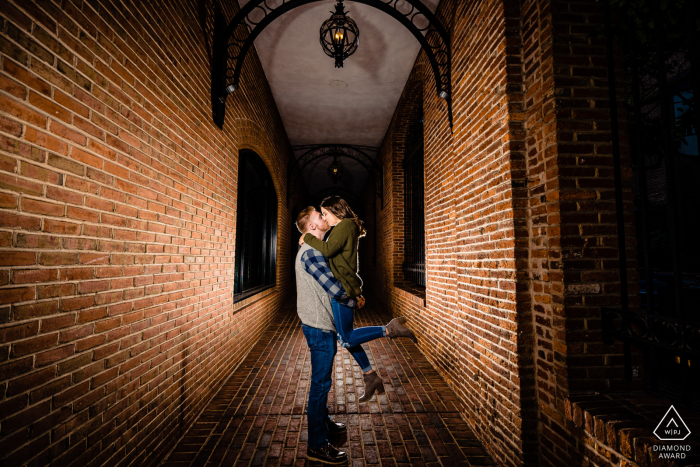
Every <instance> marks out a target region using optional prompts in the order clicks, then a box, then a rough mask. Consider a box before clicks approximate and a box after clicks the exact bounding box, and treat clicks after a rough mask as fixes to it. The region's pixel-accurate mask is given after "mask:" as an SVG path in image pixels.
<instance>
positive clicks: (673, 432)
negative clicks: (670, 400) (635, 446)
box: [653, 406, 690, 459]
mask: <svg viewBox="0 0 700 467" xmlns="http://www.w3.org/2000/svg"><path fill="white" fill-rule="evenodd" d="M654 434H655V435H656V437H657V438H659V440H660V441H683V440H685V439H686V438H687V437H688V436H690V430H689V429H688V425H686V424H685V422H684V421H683V419H682V418H681V416H680V415H679V414H678V411H677V410H676V408H675V407H673V406H671V408H670V409H668V411H667V412H666V415H664V417H663V418H662V419H661V421H660V422H659V424H658V425H657V426H656V429H655V430H654ZM653 450H654V451H655V452H658V453H659V459H685V455H686V452H688V451H690V445H689V444H688V445H685V444H661V445H659V444H655V445H654V447H653Z"/></svg>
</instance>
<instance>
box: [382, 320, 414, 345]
mask: <svg viewBox="0 0 700 467" xmlns="http://www.w3.org/2000/svg"><path fill="white" fill-rule="evenodd" d="M405 322H406V318H404V317H403V316H400V317H398V318H394V319H392V320H391V321H389V324H387V325H386V337H388V338H389V339H395V338H397V337H408V338H409V339H411V340H412V341H413V343H414V344H417V343H418V339H417V338H416V335H415V334H414V333H413V331H411V330H410V329H408V328H407V327H406V326H404V325H403V324H404V323H405Z"/></svg>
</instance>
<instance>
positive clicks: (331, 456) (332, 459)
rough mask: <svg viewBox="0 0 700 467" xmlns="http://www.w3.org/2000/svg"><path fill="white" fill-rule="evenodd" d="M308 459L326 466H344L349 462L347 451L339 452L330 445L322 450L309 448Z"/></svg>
mask: <svg viewBox="0 0 700 467" xmlns="http://www.w3.org/2000/svg"><path fill="white" fill-rule="evenodd" d="M306 458H307V459H308V460H311V461H316V462H322V463H324V464H344V463H346V462H347V461H348V454H347V453H346V452H345V451H339V450H338V449H336V448H335V447H334V446H333V445H332V444H330V443H328V444H326V445H325V446H324V447H322V448H320V449H311V448H309V447H307V448H306Z"/></svg>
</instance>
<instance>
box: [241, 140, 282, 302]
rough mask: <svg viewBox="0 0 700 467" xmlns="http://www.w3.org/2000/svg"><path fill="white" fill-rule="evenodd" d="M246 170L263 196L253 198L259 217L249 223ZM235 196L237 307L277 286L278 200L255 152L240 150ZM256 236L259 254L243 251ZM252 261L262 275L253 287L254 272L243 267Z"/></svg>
mask: <svg viewBox="0 0 700 467" xmlns="http://www.w3.org/2000/svg"><path fill="white" fill-rule="evenodd" d="M249 169H250V170H253V171H254V172H255V175H256V176H257V179H258V180H259V181H260V182H261V183H260V184H259V185H258V187H259V188H260V189H261V190H262V193H263V196H261V197H256V198H255V200H254V204H255V207H256V212H257V213H259V214H260V216H257V217H254V218H253V219H252V221H251V220H250V219H248V218H247V217H246V212H247V211H248V209H246V206H245V203H246V202H248V201H250V200H248V199H247V191H250V187H249V186H248V187H247V184H249V183H250V181H249V180H246V178H247V177H246V172H247V171H248V170H249ZM237 194H238V199H237V201H236V245H235V251H234V255H235V261H234V285H233V303H238V302H240V301H241V300H245V299H246V298H248V297H251V296H253V295H256V294H259V293H260V292H263V291H264V290H267V289H269V288H272V287H275V286H276V285H277V227H278V219H277V217H278V213H279V209H278V204H279V198H278V196H277V190H276V189H275V184H274V183H273V180H272V176H271V174H270V171H269V170H268V168H267V166H266V165H265V162H264V161H263V160H262V158H261V157H260V156H259V155H258V154H256V153H255V152H254V151H251V150H241V151H240V153H239V160H238V191H237ZM249 208H250V206H249ZM258 217H259V218H258ZM247 221H251V222H252V224H246V222H247ZM260 221H261V222H260ZM259 235H262V241H261V244H260V247H261V248H262V251H259V252H257V253H256V252H254V251H250V250H246V248H245V246H246V245H245V243H247V244H248V245H250V244H251V242H252V241H254V240H255V237H256V236H259ZM254 261H258V262H259V261H262V266H261V271H258V273H259V275H260V277H259V279H254V280H253V282H254V283H253V284H252V285H251V284H250V281H251V279H250V276H251V274H253V273H254V271H253V270H251V269H250V268H249V267H246V266H247V265H248V264H252V263H253V262H254ZM246 276H247V277H246ZM246 282H247V284H246Z"/></svg>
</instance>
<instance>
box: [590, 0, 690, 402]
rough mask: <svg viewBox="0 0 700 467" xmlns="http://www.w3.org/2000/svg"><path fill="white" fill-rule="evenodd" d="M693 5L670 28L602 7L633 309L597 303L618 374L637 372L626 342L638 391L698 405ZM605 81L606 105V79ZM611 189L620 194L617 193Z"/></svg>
mask: <svg viewBox="0 0 700 467" xmlns="http://www.w3.org/2000/svg"><path fill="white" fill-rule="evenodd" d="M694 3H695V2H693V1H692V0H685V1H684V2H679V5H682V8H683V9H684V10H683V11H682V15H678V17H680V18H681V19H680V21H679V24H677V25H673V24H664V20H663V16H662V12H660V11H657V12H655V13H654V14H655V15H657V17H658V18H659V19H660V21H657V27H656V28H655V29H648V30H645V29H644V27H645V26H644V25H643V26H641V27H640V26H639V25H640V22H637V21H634V19H633V15H626V12H625V10H624V9H621V10H620V11H618V12H617V13H618V14H619V16H620V17H621V21H620V24H619V25H617V27H616V28H615V29H613V28H612V27H611V23H610V21H609V17H610V10H608V13H607V17H608V21H607V25H606V36H607V39H608V57H609V60H608V67H609V68H611V67H612V66H614V65H613V61H612V53H613V50H612V38H613V34H616V35H618V36H620V38H621V39H622V42H623V43H624V44H625V48H626V49H625V67H626V70H625V75H626V78H627V90H626V92H627V103H628V109H627V113H628V116H629V128H630V137H631V149H632V163H633V181H634V185H633V186H634V208H635V222H636V235H637V239H638V242H637V258H638V264H639V268H638V272H639V277H640V280H639V285H640V299H641V306H639V307H633V306H632V304H630V305H629V306H628V298H627V296H626V293H624V289H623V290H621V292H622V296H621V299H622V306H621V309H617V308H603V310H602V318H603V338H604V341H605V342H606V343H608V344H610V343H612V342H613V340H614V339H619V340H622V341H623V343H624V352H625V360H624V361H625V372H626V376H627V378H628V379H631V378H632V376H633V373H635V372H636V371H638V369H636V368H634V367H633V366H632V365H633V364H632V355H631V354H632V351H631V348H630V347H631V346H635V347H637V348H639V349H640V350H641V351H642V354H643V372H642V373H643V375H640V376H643V377H644V382H645V385H646V388H647V390H648V391H649V392H650V393H652V394H655V395H658V396H661V397H663V398H664V399H667V400H669V401H673V402H674V403H678V404H682V405H685V406H686V407H691V408H694V409H695V410H698V409H700V384H698V383H700V381H699V377H698V375H700V372H698V371H697V369H696V368H693V366H695V367H697V365H698V364H699V363H700V242H698V241H697V238H698V234H697V232H698V231H699V230H700V223H699V219H700V208H699V206H700V203H699V201H700V184H698V182H697V177H698V175H699V174H700V156H699V155H698V129H700V112H698V110H700V109H698V104H697V98H696V97H695V96H698V92H700V86H699V78H700V62H699V58H698V47H697V43H698V42H697V41H698V31H697V27H696V26H695V24H696V23H695V22H694V18H697V15H698V11H697V10H698V6H697V5H695V4H694ZM608 8H609V6H608ZM634 14H638V12H635V13H634ZM626 18H629V19H626ZM642 23H645V22H644V21H642ZM659 23H661V25H660V26H659ZM645 24H646V23H645ZM612 76H613V78H614V73H612ZM609 83H610V86H611V107H614V102H613V97H614V94H615V91H614V80H613V79H611V80H609ZM611 114H612V112H611ZM611 117H612V115H611ZM614 130H615V129H614V126H613V131H614ZM614 133H615V131H614ZM613 137H614V138H615V137H617V135H616V134H613ZM617 157H619V154H618V156H617ZM615 176H616V179H617V180H616V184H617V183H619V179H618V177H619V174H618V173H616V174H615ZM617 196H619V197H620V200H621V196H622V195H621V193H619V194H618V195H617ZM618 206H619V204H618ZM618 215H621V209H620V208H619V207H618ZM619 231H620V229H619V228H618V232H619ZM620 248H624V242H621V245H620ZM623 258H624V252H623V251H622V250H620V260H621V261H622V260H623ZM621 280H623V275H622V274H621Z"/></svg>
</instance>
